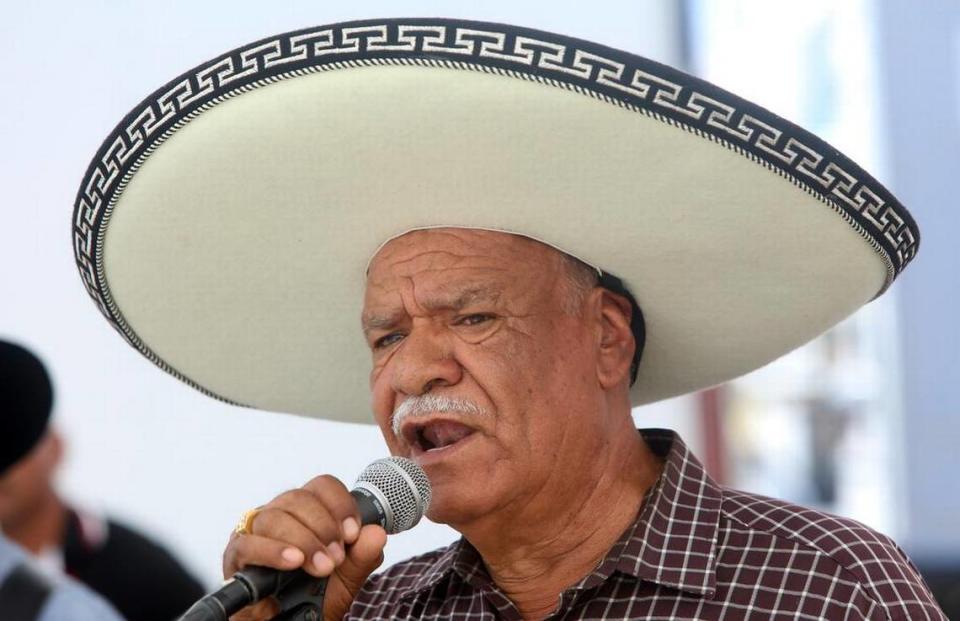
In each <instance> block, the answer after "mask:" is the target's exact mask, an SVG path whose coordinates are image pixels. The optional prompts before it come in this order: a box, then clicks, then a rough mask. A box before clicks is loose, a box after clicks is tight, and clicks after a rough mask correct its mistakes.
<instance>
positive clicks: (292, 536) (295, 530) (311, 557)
mask: <svg viewBox="0 0 960 621" xmlns="http://www.w3.org/2000/svg"><path fill="white" fill-rule="evenodd" d="M325 524H326V525H327V526H326V531H327V533H328V537H329V538H331V539H333V541H330V542H329V543H326V544H325V543H324V542H323V541H321V540H320V539H319V538H318V537H317V535H316V534H315V533H314V532H313V531H312V530H311V529H310V528H308V527H307V526H305V525H304V524H303V522H301V521H300V520H299V519H298V518H297V517H295V516H293V515H291V514H290V513H288V512H287V511H284V510H283V509H274V508H270V506H269V505H268V507H267V508H265V509H263V510H262V511H261V512H260V513H258V514H257V517H256V518H255V519H254V521H253V524H252V530H253V534H254V535H258V536H260V537H266V538H268V539H273V540H275V541H281V542H284V543H286V544H288V545H290V546H292V547H294V548H296V549H298V550H300V551H301V552H303V554H304V557H305V558H306V561H305V562H304V564H303V569H304V570H305V571H306V572H307V573H309V574H311V575H313V576H316V577H318V578H323V577H326V576H329V575H330V574H331V572H333V568H334V567H335V566H336V565H337V563H338V562H340V561H342V560H343V558H344V556H345V554H344V550H343V546H342V544H340V543H339V541H337V539H336V538H335V537H336V528H335V525H334V524H333V523H332V521H331V520H330V519H329V517H328V518H327V520H326V521H325ZM331 533H332V535H331Z"/></svg>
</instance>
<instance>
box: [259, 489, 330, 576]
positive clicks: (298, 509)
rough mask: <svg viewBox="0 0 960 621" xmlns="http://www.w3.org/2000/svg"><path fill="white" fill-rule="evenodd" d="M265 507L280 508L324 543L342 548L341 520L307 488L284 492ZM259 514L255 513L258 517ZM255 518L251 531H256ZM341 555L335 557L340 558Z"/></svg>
mask: <svg viewBox="0 0 960 621" xmlns="http://www.w3.org/2000/svg"><path fill="white" fill-rule="evenodd" d="M267 507H269V508H271V509H281V510H283V511H286V512H287V513H289V514H290V515H292V516H293V517H295V518H296V519H297V520H298V521H299V522H300V523H301V524H303V525H304V526H305V527H306V528H307V529H308V530H310V532H312V533H313V535H314V536H315V537H316V538H317V539H318V540H319V541H320V542H321V543H322V544H325V545H329V544H331V543H334V542H336V543H338V544H340V549H341V550H342V549H343V545H342V543H343V534H342V532H341V520H340V519H339V518H337V517H336V516H335V515H334V514H333V513H332V512H331V511H330V510H329V509H328V508H327V505H326V504H325V501H324V500H323V499H322V498H321V497H320V496H318V495H317V494H314V493H313V492H311V491H309V490H307V489H295V490H290V491H289V492H285V493H283V494H281V495H279V496H277V497H276V498H274V499H273V500H272V501H271V502H270V504H269V505H267ZM259 517H260V515H259V514H258V515H257V518H259ZM257 523H258V522H257V519H254V521H253V531H254V532H256V533H257V534H260V533H259V532H258V531H257ZM342 558H343V555H342V554H341V555H340V557H339V558H338V559H337V561H338V562H339V561H340V560H342Z"/></svg>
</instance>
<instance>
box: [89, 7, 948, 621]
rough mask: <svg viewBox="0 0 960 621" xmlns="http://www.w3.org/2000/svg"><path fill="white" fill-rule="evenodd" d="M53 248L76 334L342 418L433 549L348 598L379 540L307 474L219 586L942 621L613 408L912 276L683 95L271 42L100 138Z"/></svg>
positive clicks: (843, 536) (479, 604)
mask: <svg viewBox="0 0 960 621" xmlns="http://www.w3.org/2000/svg"><path fill="white" fill-rule="evenodd" d="M104 206H108V208H104ZM74 233H75V235H74V240H75V251H76V255H77V262H78V267H79V269H80V271H81V275H82V277H83V278H84V281H85V283H86V285H87V287H88V291H89V292H90V294H91V296H92V297H93V298H94V300H95V301H96V302H97V304H98V305H99V307H100V309H101V311H102V312H103V313H104V314H105V315H106V317H107V318H108V320H109V321H110V322H111V323H112V324H113V325H114V327H116V328H117V329H118V330H119V331H120V332H121V333H123V334H124V336H125V337H126V338H127V340H128V341H129V342H130V343H131V344H133V345H134V347H136V348H137V349H138V350H139V351H140V352H141V353H143V354H144V355H145V356H146V357H148V358H149V359H150V360H151V361H153V362H154V363H155V364H157V365H158V366H160V367H161V368H163V369H164V370H166V371H168V372H170V373H172V374H174V375H175V376H177V377H179V378H180V379H183V380H184V381H186V382H187V383H189V384H190V385H192V386H194V387H197V388H199V389H201V390H203V391H204V392H206V393H207V394H210V395H213V396H216V397H219V398H221V399H224V400H226V401H229V402H232V403H237V404H245V405H248V406H253V407H258V408H262V409H267V410H279V411H284V412H293V413H297V414H302V415H308V416H317V417H323V418H328V419H333V420H345V421H351V422H363V421H365V420H367V418H366V415H365V411H366V409H367V403H369V402H370V397H371V396H372V406H373V407H372V409H373V415H374V416H373V417H374V419H375V421H376V423H377V424H378V425H379V427H380V430H381V432H382V434H383V437H384V439H385V440H386V443H387V446H388V447H389V449H390V451H391V452H392V453H394V454H399V455H407V456H410V457H412V458H413V459H414V460H416V461H417V462H419V463H420V464H421V465H422V466H423V467H424V469H425V470H426V472H427V474H428V476H429V478H430V480H431V483H432V485H433V501H432V504H431V507H430V509H429V513H428V515H429V516H430V517H431V518H432V519H434V520H436V521H439V522H444V523H447V524H450V525H451V526H453V527H454V528H455V529H456V530H458V531H459V532H460V533H461V534H462V535H463V537H462V539H461V540H459V541H458V542H456V543H455V544H453V545H452V546H450V547H449V548H447V549H445V550H439V551H435V552H431V553H428V554H426V555H423V556H420V557H417V558H414V559H411V560H409V561H406V562H403V563H400V564H398V565H396V566H394V567H392V568H390V569H389V570H387V571H386V572H384V573H383V574H380V575H371V572H373V571H374V569H375V568H376V567H377V566H378V564H379V563H380V559H381V558H382V554H381V553H382V549H383V546H384V545H385V535H384V532H383V530H382V529H380V528H379V527H376V526H364V527H363V528H361V527H360V525H359V522H358V515H357V510H356V507H355V506H354V504H353V501H352V499H351V496H350V495H349V494H348V493H347V491H346V488H345V487H344V485H343V484H342V483H341V482H339V481H337V480H335V479H333V478H331V477H327V476H321V477H318V478H316V479H314V480H312V481H311V482H309V483H308V484H307V485H305V486H304V487H303V488H302V489H297V490H291V491H288V492H286V493H283V494H281V495H279V496H277V497H276V498H275V499H274V500H272V501H270V502H268V503H267V504H265V505H262V506H260V507H258V508H256V509H254V510H251V511H249V512H247V513H246V514H245V516H244V519H243V520H242V523H241V524H240V526H238V528H237V530H236V532H235V533H234V535H233V536H232V537H231V541H230V543H229V544H228V546H227V549H226V552H225V555H224V574H225V576H229V575H231V574H232V573H233V572H234V571H236V570H237V569H238V568H241V567H243V566H246V565H251V564H257V565H266V566H269V567H275V568H279V569H295V568H298V567H302V568H303V569H304V570H305V571H307V572H308V573H310V574H312V575H314V576H316V577H318V578H327V579H328V581H329V582H328V588H327V591H326V599H325V608H324V616H325V617H326V618H327V619H339V618H358V619H364V618H370V619H388V618H389V619H394V618H418V619H419V618H428V619H431V618H477V619H495V618H502V619H542V618H548V617H550V618H564V619H602V618H661V619H666V618H670V619H673V618H681V619H682V618H690V619H750V620H756V619H771V618H774V619H777V618H783V619H787V618H789V619H795V618H827V619H838V618H839V619H943V615H942V613H941V612H940V611H939V609H938V608H937V607H936V605H935V604H934V603H933V600H932V598H931V596H930V594H929V590H928V589H927V588H926V586H925V585H924V583H923V580H922V579H921V578H920V576H919V575H918V574H917V572H916V570H915V569H914V568H913V566H912V565H911V563H910V561H909V560H908V559H907V558H906V557H905V556H904V555H903V553H902V552H901V551H900V550H899V549H898V548H897V547H896V545H895V544H894V543H892V542H891V541H890V540H889V539H887V538H886V537H884V536H882V535H879V534H877V533H875V532H873V531H871V530H869V529H868V528H866V527H864V526H862V525H860V524H857V523H854V522H852V521H849V520H844V519H842V518H837V517H833V516H829V515H825V514H822V513H817V512H814V511H810V510H808V509H803V508H800V507H795V506H792V505H789V504H787V503H783V502H780V501H775V500H772V499H768V498H762V497H758V496H753V495H750V494H745V493H741V492H735V491H732V490H726V489H723V488H721V487H719V486H718V485H717V484H716V483H715V482H713V481H712V480H711V479H710V478H709V477H708V476H707V475H706V474H705V473H704V471H703V468H702V467H701V466H700V464H699V463H698V462H697V460H696V458H695V457H694V456H693V455H692V454H690V452H689V451H688V450H687V449H686V448H685V446H684V445H683V442H682V440H680V439H679V438H678V437H676V436H675V435H673V434H671V433H670V432H666V431H657V430H645V431H641V432H639V433H638V432H637V431H636V430H635V429H633V426H632V419H631V415H630V409H631V407H632V406H637V405H642V404H644V403H649V402H651V401H655V400H657V399H662V398H666V397H668V396H672V395H678V394H683V393H686V392H691V391H694V390H698V389H701V388H705V387H707V386H710V385H714V384H717V383H720V382H723V381H726V380H728V379H731V378H733V377H736V376H737V375H740V374H742V373H746V372H748V371H750V370H752V369H755V368H758V367H759V366H762V365H763V364H766V363H767V362H769V361H770V360H772V359H774V358H776V357H777V356H779V355H782V354H783V353H785V352H787V351H789V350H790V349H793V348H794V347H797V346H799V345H800V344H801V343H804V342H806V341H807V340H809V339H811V338H813V337H814V336H816V335H817V334H818V333H820V332H821V331H823V330H824V329H826V328H828V327H829V326H831V325H833V324H835V323H836V322H837V321H839V320H840V319H841V318H843V317H845V316H847V315H848V314H849V313H851V312H853V311H854V310H856V309H857V308H859V307H860V306H861V305H863V304H864V303H866V302H867V301H869V300H870V299H872V298H873V297H875V296H876V295H879V294H880V293H881V292H882V291H883V290H884V289H885V288H886V287H887V286H889V284H890V283H891V282H892V280H893V279H894V278H895V277H896V275H897V274H899V273H900V271H902V269H903V268H904V267H905V266H906V264H907V263H908V262H909V261H910V260H911V259H912V257H913V256H914V255H915V253H916V249H917V241H918V232H917V230H916V226H915V224H914V223H913V221H912V219H911V218H910V216H909V214H908V213H907V212H906V210H905V209H904V208H903V207H902V206H901V205H900V204H899V203H898V202H897V201H896V199H895V198H893V197H892V196H890V194H889V192H887V191H886V190H885V189H884V188H883V187H882V186H881V185H880V184H879V183H877V182H876V181H875V180H873V178H872V177H870V176H869V175H868V174H866V173H865V172H864V171H862V170H861V169H860V168H859V167H857V166H856V164H854V163H853V162H851V161H849V160H848V159H847V158H845V157H844V156H842V155H841V154H839V153H837V152H836V150H834V149H832V148H831V147H829V145H826V144H825V143H823V142H822V141H820V140H819V139H818V138H816V137H815V136H812V135H810V134H809V133H807V132H805V131H803V130H802V129H800V128H798V127H796V126H794V125H792V124H790V123H788V122H786V121H784V120H783V119H780V118H778V117H776V116H775V115H772V114H770V113H769V112H766V111H764V110H762V109H760V108H758V107H757V106H754V105H753V104H750V103H749V102H745V101H743V100H742V99H740V98H738V97H736V96H734V95H731V94H730V93H726V92H724V91H722V90H721V89H718V88H716V87H714V86H712V85H709V84H705V83H703V82H701V81H699V80H696V79H695V78H692V77H690V76H686V75H684V74H682V73H680V72H677V71H675V70H672V69H669V68H666V67H663V66H662V65H658V64H657V63H653V62H650V61H647V60H645V59H642V58H638V57H635V56H632V55H630V54H627V53H624V52H619V51H617V50H611V49H609V48H606V47H603V46H599V45H595V44H592V43H589V42H585V41H579V40H575V39H570V38H567V37H561V36H558V35H552V34H549V33H544V32H539V31H535V30H530V29H524V28H514V27H510V26H504V25H499V24H487V23H475V22H465V21H458V20H439V19H408V20H400V19H396V20H368V21H364V22H356V23H349V24H334V25H329V26H322V27H318V28H311V29H305V30H302V31H298V32H293V33H287V34H284V35H279V36H277V37H272V38H269V39H264V40H262V41H259V42H257V43H255V44H251V45H249V46H246V47H243V48H241V49H239V50H235V51H233V52H231V53H229V54H225V55H223V56H221V57H219V58H217V59H214V60H213V61H211V62H209V63H206V64H204V65H202V66H200V67H198V68H196V69H195V70H193V71H190V72H187V73H185V74H184V75H182V76H180V77H179V78H177V79H174V80H172V81H170V82H169V83H168V85H167V86H166V87H164V88H163V89H161V90H159V91H157V92H156V93H154V94H153V95H151V96H150V97H148V98H147V99H146V100H144V102H142V103H141V104H140V105H139V106H138V107H137V108H136V109H135V110H133V111H132V112H131V113H130V114H129V115H128V116H127V117H126V118H125V120H124V122H123V123H121V124H120V125H119V126H118V127H117V129H116V130H114V132H113V133H111V135H110V136H108V137H107V139H106V140H105V141H104V144H103V146H102V147H101V149H100V151H99V152H98V154H97V156H96V158H95V159H94V161H93V163H92V164H91V166H90V168H89V170H88V174H87V177H86V178H85V180H84V183H83V185H82V186H81V191H80V194H79V196H78V201H77V204H76V210H75V213H74ZM364 274H365V282H366V289H365V293H364V294H363V295H362V296H361V292H360V285H361V282H363V280H364ZM631 291H632V292H633V293H635V294H636V297H634V296H633V295H632V294H631ZM361 297H362V304H361ZM361 306H362V308H361ZM358 316H359V317H360V318H361V322H362V328H363V334H364V336H365V338H366V344H367V348H366V352H365V353H364V352H363V350H362V348H361V347H359V340H358V339H357V338H356V336H355V335H356V334H357V328H356V318H357V317H358ZM371 362H372V365H371ZM364 373H369V382H368V385H367V386H364V385H363V384H364V383H363V382H362V380H361V379H360V378H361V377H362V376H363V374H364ZM277 610H278V609H277V602H276V601H271V600H268V601H264V602H261V603H259V604H257V605H255V606H252V607H250V608H249V609H247V610H246V611H244V612H243V613H242V614H240V615H238V618H244V619H251V618H253V619H261V618H268V617H269V616H271V615H272V614H274V613H276V611H277Z"/></svg>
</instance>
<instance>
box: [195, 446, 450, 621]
mask: <svg viewBox="0 0 960 621" xmlns="http://www.w3.org/2000/svg"><path fill="white" fill-rule="evenodd" d="M430 494H431V492H430V481H429V480H427V475H426V473H425V472H424V471H423V468H421V467H420V466H418V465H417V464H416V463H414V462H413V461H411V460H409V459H407V458H405V457H384V458H382V459H378V460H376V461H374V462H373V463H371V464H370V465H369V466H367V467H366V468H364V469H363V472H361V473H360V476H359V477H357V482H356V483H355V484H354V488H353V489H352V490H351V491H350V495H351V496H353V497H354V499H355V500H356V502H357V510H358V512H359V513H360V522H361V523H362V524H364V525H366V524H379V525H380V526H382V527H383V529H384V530H385V531H387V534H388V535H393V534H396V533H399V532H403V531H405V530H407V529H409V528H412V527H413V526H415V525H416V524H417V522H419V521H420V518H422V517H423V514H424V513H426V512H427V508H428V507H429V506H430ZM298 579H299V580H298ZM318 581H319V582H322V584H321V585H318V584H317V583H318ZM298 583H301V584H300V587H299V588H298V589H297V590H300V591H303V590H309V591H310V597H312V598H313V599H312V601H314V602H316V601H318V600H317V598H318V597H319V601H322V597H323V590H324V589H325V588H326V579H325V578H324V579H318V578H315V577H313V576H310V575H309V574H307V573H306V572H304V571H303V570H302V569H295V570H291V571H284V570H281V569H273V568H271V567H260V566H256V565H254V566H250V567H244V568H243V569H242V570H240V571H238V572H237V573H235V574H233V577H232V578H231V579H230V580H229V581H228V582H227V583H226V584H224V585H223V586H222V587H220V588H219V589H218V590H217V591H214V592H213V593H210V594H209V595H205V596H204V597H203V598H201V599H200V600H198V601H197V603H195V604H194V605H193V606H191V607H190V609H189V610H188V611H187V612H186V613H184V615H183V616H182V617H180V621H227V618H228V617H229V616H230V615H232V614H234V613H235V612H237V611H238V610H240V609H241V608H244V607H245V606H248V605H250V604H252V603H254V602H258V601H260V600H261V599H263V598H265V597H270V596H271V595H276V594H278V593H281V592H282V591H284V590H285V589H286V588H288V587H289V588H291V589H294V588H295V587H297V585H298ZM306 583H309V584H310V585H311V586H310V587H307V588H306V589H305V587H304V585H305V584H306ZM297 596H302V594H300V593H298V594H297ZM302 597H303V601H307V598H306V596H302ZM300 603H302V602H300V601H297V602H293V604H295V605H299V604H300Z"/></svg>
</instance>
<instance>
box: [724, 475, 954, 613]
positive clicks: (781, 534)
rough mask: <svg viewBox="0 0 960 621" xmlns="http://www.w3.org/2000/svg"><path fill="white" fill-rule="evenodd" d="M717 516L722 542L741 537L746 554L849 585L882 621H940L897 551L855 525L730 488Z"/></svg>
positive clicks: (924, 590) (909, 565) (918, 579)
mask: <svg viewBox="0 0 960 621" xmlns="http://www.w3.org/2000/svg"><path fill="white" fill-rule="evenodd" d="M721 515H722V518H721V519H722V520H724V522H725V523H722V524H721V528H723V529H725V530H726V531H727V532H728V534H729V535H730V537H729V538H728V541H730V540H736V539H738V538H740V539H741V540H743V538H744V537H746V539H745V541H746V542H747V543H746V546H747V547H746V550H747V551H751V552H753V553H756V552H758V551H760V550H763V551H765V552H766V553H767V554H776V553H787V554H789V555H790V558H791V562H797V563H798V564H802V565H803V567H804V570H803V571H805V572H807V573H809V574H811V575H814V574H818V573H826V574H829V575H832V576H834V577H835V579H837V580H843V581H845V582H849V583H853V584H854V585H856V586H857V587H859V589H860V590H862V592H863V595H864V596H866V598H868V599H869V600H871V601H872V602H874V603H876V604H877V605H878V606H879V607H880V608H881V609H882V610H884V612H885V613H886V615H887V617H888V618H891V619H943V618H944V617H943V616H942V613H940V611H939V608H937V605H936V603H935V602H934V600H933V596H932V595H931V594H930V591H929V589H928V588H927V585H926V584H925V583H924V581H923V578H922V577H921V576H920V574H919V572H918V571H917V569H916V567H915V566H914V565H913V563H912V562H911V561H910V559H909V558H908V557H907V556H906V554H905V553H904V552H903V550H901V549H900V547H899V546H898V545H897V544H896V543H895V542H894V541H893V540H892V539H890V538H889V537H887V536H886V535H884V534H882V533H879V532H877V531H875V530H873V529H872V528H870V527H868V526H865V525H864V524H861V523H860V522H857V521H855V520H851V519H849V518H844V517H840V516H836V515H832V514H829V513H826V512H823V511H817V510H814V509H809V508H806V507H801V506H799V505H794V504H791V503H788V502H785V501H782V500H777V499H774V498H768V497H766V496H760V495H757V494H749V493H746V492H741V491H737V490H730V489H724V491H723V503H722V510H721ZM745 553H746V552H745ZM794 559H796V560H794ZM801 559H802V560H801Z"/></svg>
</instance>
